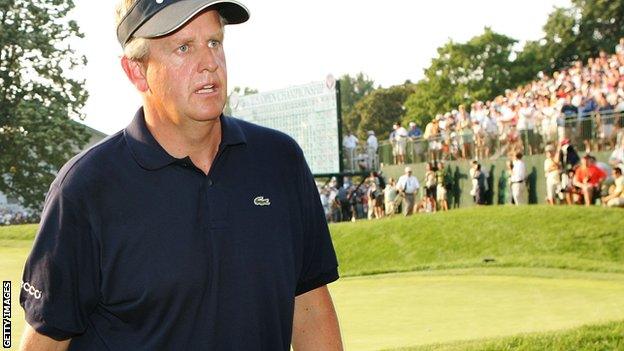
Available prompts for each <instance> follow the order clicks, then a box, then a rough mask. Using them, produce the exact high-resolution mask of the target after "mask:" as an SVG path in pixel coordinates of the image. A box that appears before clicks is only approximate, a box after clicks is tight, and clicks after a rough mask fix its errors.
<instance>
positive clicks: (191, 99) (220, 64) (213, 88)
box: [146, 11, 227, 123]
mask: <svg viewBox="0 0 624 351" xmlns="http://www.w3.org/2000/svg"><path fill="white" fill-rule="evenodd" d="M146 78H147V83H148V85H149V90H148V91H147V99H148V101H149V102H150V103H151V104H152V106H154V109H155V110H156V111H157V112H158V113H160V114H161V115H164V116H166V117H167V118H169V119H170V120H172V121H173V122H174V123H182V122H183V121H184V120H189V119H190V120H194V121H207V120H214V119H216V118H218V117H219V116H220V115H221V112H222V111H223V107H224V105H225V101H226V98H227V71H226V65H225V53H224V51H223V28H222V26H221V22H220V18H219V15H218V13H217V11H207V12H204V13H202V14H200V15H198V16H196V17H195V18H193V19H192V20H190V21H189V22H188V23H187V24H186V25H185V26H184V27H182V28H181V29H180V30H178V31H176V32H174V33H173V34H171V35H168V36H165V37H162V38H157V39H153V40H151V41H150V55H149V58H148V60H147V64H146Z"/></svg>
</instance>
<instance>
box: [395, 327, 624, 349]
mask: <svg viewBox="0 0 624 351" xmlns="http://www.w3.org/2000/svg"><path fill="white" fill-rule="evenodd" d="M396 350H397V351H398V350H401V351H460V350H461V351H477V350H478V351H503V350H505V351H515V350H517V351H520V350H522V351H543V350H549V351H569V350H575V351H611V350H624V321H617V322H611V323H605V324H599V325H591V326H584V327H580V328H576V329H572V330H564V331H558V332H550V333H534V334H526V335H518V336H513V337H506V338H500V339H494V340H486V341H469V342H458V343H451V344H445V345H428V346H421V347H412V348H401V349H396Z"/></svg>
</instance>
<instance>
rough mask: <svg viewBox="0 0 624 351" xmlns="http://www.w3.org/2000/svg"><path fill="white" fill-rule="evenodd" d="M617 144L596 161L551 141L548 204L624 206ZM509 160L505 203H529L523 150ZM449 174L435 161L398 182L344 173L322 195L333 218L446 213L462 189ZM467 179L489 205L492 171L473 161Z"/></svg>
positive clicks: (622, 160) (623, 148)
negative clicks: (354, 179)
mask: <svg viewBox="0 0 624 351" xmlns="http://www.w3.org/2000/svg"><path fill="white" fill-rule="evenodd" d="M619 143H620V144H619V145H617V146H616V147H615V149H614V150H613V152H612V153H611V156H610V158H609V161H608V164H607V163H601V162H597V160H596V159H595V158H594V157H593V156H592V155H591V154H590V153H585V154H584V155H583V156H579V152H577V151H576V149H575V148H574V146H573V145H571V144H570V140H569V139H567V138H564V139H563V140H561V142H559V143H557V144H556V146H553V145H551V144H548V145H547V146H546V147H545V152H546V159H545V161H544V177H545V178H546V181H545V184H546V192H545V193H546V199H545V200H546V203H547V204H550V205H555V204H568V205H573V204H578V205H585V206H591V205H596V204H602V205H604V206H609V207H624V176H623V175H622V173H624V138H622V139H621V140H620V141H619ZM506 164H507V167H506V174H507V176H506V177H504V179H506V182H507V183H506V184H507V185H506V187H507V192H508V193H509V195H510V196H509V197H508V198H509V200H508V201H507V202H508V203H509V204H512V205H524V204H527V203H528V194H527V190H528V188H527V180H528V175H527V170H526V165H525V163H524V161H523V154H522V152H517V153H515V154H513V155H511V157H510V160H509V161H507V162H506ZM451 173H452V172H451V171H450V168H449V167H445V163H444V161H443V160H440V161H438V162H437V163H435V164H434V163H426V164H425V171H424V172H423V174H422V175H419V176H416V175H414V174H413V172H412V168H411V167H409V166H408V167H405V173H404V174H403V175H401V176H400V177H399V178H398V179H397V180H396V181H395V179H393V178H388V179H387V181H386V179H385V178H384V177H383V176H382V175H381V174H380V173H377V172H371V173H370V175H369V176H368V177H364V178H363V179H362V180H361V181H360V182H359V183H357V184H355V183H353V182H352V179H351V178H350V177H344V179H343V184H342V185H339V184H338V181H337V179H336V178H332V179H331V180H330V181H329V182H328V183H327V184H324V185H321V186H320V187H319V193H320V196H321V203H322V204H323V207H324V210H325V214H326V217H327V220H328V221H329V222H340V221H354V220H356V219H364V218H368V219H375V218H383V217H386V216H392V215H395V214H397V213H402V214H403V215H406V216H409V215H412V214H414V213H422V212H430V213H435V212H436V211H448V210H449V196H451V195H450V194H457V193H458V189H457V183H456V182H455V181H454V177H453V175H452V174H451ZM468 177H469V179H470V181H471V187H470V192H469V194H470V196H471V197H472V199H473V201H474V204H475V205H487V204H491V203H492V202H491V201H492V200H491V199H492V191H493V189H491V185H490V184H491V182H490V180H489V178H490V175H489V174H488V172H487V171H486V170H484V169H482V168H481V164H480V163H479V161H478V160H473V161H472V162H471V167H470V170H469V172H468ZM459 193H461V191H459ZM455 196H457V195H455ZM459 196H461V195H459ZM488 198H489V199H490V200H489V202H488Z"/></svg>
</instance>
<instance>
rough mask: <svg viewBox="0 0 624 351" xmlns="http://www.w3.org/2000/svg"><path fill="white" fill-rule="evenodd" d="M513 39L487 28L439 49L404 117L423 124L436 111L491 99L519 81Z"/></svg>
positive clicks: (520, 80)
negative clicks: (481, 32) (463, 41)
mask: <svg viewBox="0 0 624 351" xmlns="http://www.w3.org/2000/svg"><path fill="white" fill-rule="evenodd" d="M516 42H517V41H516V40H515V39H513V38H510V37H507V36H505V35H502V34H498V33H495V32H494V31H492V30H491V29H490V28H487V27H486V28H485V30H484V32H483V34H481V35H479V36H476V37H473V38H472V39H470V40H469V41H468V42H466V43H456V42H453V41H452V40H451V41H449V42H448V43H446V44H445V45H444V46H442V47H440V48H438V57H436V58H434V59H433V60H432V61H431V65H430V66H429V68H427V69H426V70H425V78H424V79H423V80H421V81H420V82H418V84H417V85H416V89H415V93H414V94H412V95H411V96H410V97H409V98H408V100H407V102H406V105H405V106H406V109H407V113H406V117H405V118H406V120H413V121H418V122H420V123H421V124H424V123H426V122H428V121H429V120H430V119H431V118H432V116H433V115H435V114H437V113H444V112H448V111H450V110H452V109H456V108H457V106H458V105H460V104H466V105H469V104H470V103H472V102H473V101H475V100H487V99H491V98H493V97H494V96H496V95H498V94H501V93H502V92H504V90H505V89H509V88H513V87H514V86H516V85H517V84H519V83H521V82H522V78H523V77H517V76H515V73H516V71H515V70H514V66H515V62H514V60H513V58H514V55H513V54H514V51H513V46H514V45H515V44H516Z"/></svg>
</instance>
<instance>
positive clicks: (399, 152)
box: [394, 122, 408, 165]
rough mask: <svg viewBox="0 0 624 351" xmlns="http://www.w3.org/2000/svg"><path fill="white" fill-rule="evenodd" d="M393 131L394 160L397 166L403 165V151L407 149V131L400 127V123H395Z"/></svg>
mask: <svg viewBox="0 0 624 351" xmlns="http://www.w3.org/2000/svg"><path fill="white" fill-rule="evenodd" d="M395 125H396V129H395V131H394V141H395V144H394V145H395V148H396V150H395V160H394V162H395V163H396V164H397V165H402V164H405V149H406V148H407V135H408V133H407V129H405V128H404V127H402V126H401V122H396V124H395Z"/></svg>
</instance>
